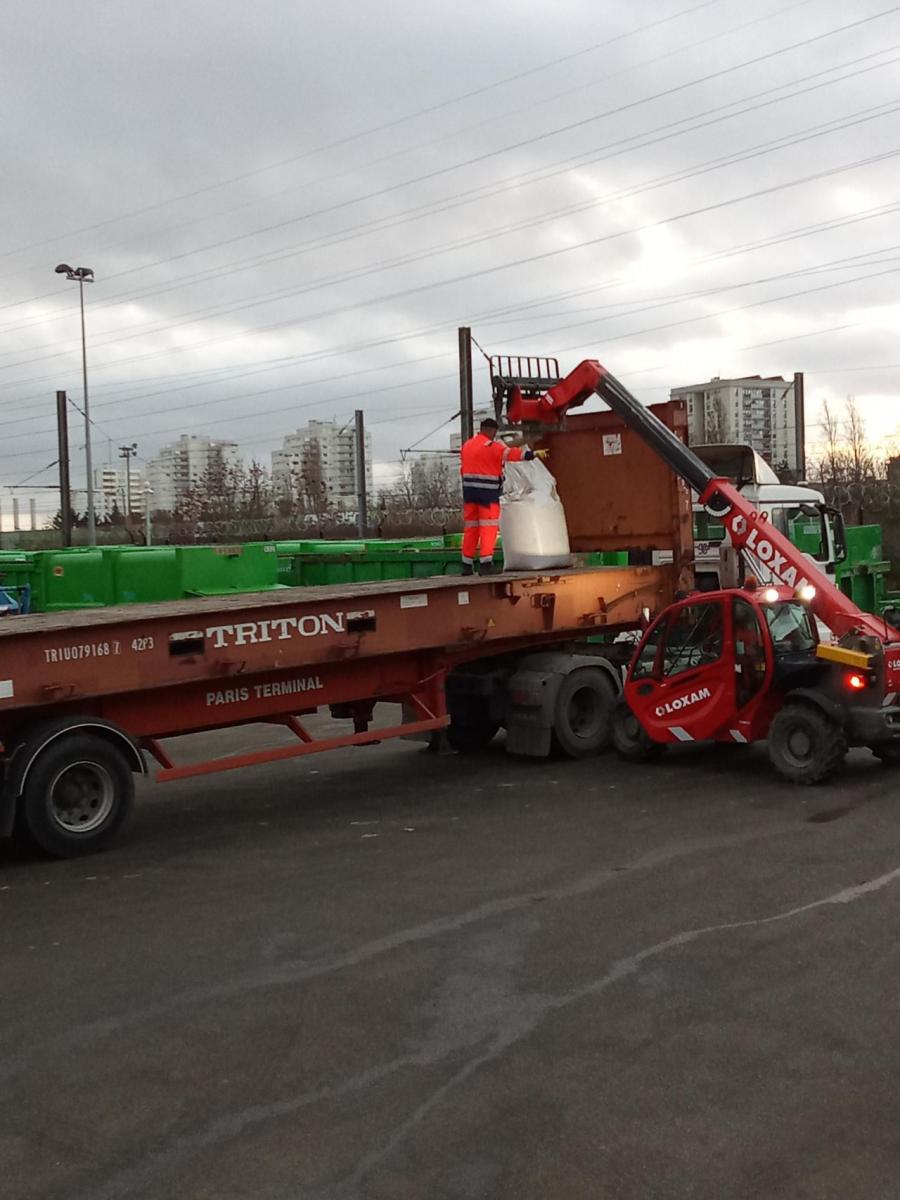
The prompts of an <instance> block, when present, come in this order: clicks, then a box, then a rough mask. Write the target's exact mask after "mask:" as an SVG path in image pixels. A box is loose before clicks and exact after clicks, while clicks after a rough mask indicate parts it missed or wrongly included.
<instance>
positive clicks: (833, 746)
mask: <svg viewBox="0 0 900 1200" xmlns="http://www.w3.org/2000/svg"><path fill="white" fill-rule="evenodd" d="M847 748H848V747H847V738H846V735H845V733H844V731H843V729H842V728H841V726H840V725H839V724H838V723H837V721H834V720H832V719H831V718H830V717H829V716H827V715H826V714H825V713H823V712H822V710H821V709H819V708H815V707H814V706H813V705H812V704H786V705H785V706H784V708H783V709H782V710H781V712H780V713H778V715H777V716H776V717H775V719H774V720H773V722H772V724H771V726H770V728H769V760H770V762H771V763H772V766H773V767H774V768H775V770H776V771H777V772H778V774H779V775H780V776H781V777H782V779H787V780H789V781H790V782H791V783H802V784H806V785H811V784H816V783H824V782H825V781H826V780H827V779H830V778H831V777H832V776H833V775H835V774H836V773H837V772H838V771H839V770H840V769H841V767H842V766H843V765H844V759H845V758H846V757H847Z"/></svg>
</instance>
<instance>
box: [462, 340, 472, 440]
mask: <svg viewBox="0 0 900 1200" xmlns="http://www.w3.org/2000/svg"><path fill="white" fill-rule="evenodd" d="M459 432H460V436H461V437H462V440H463V441H464V442H467V441H468V440H469V438H470V437H472V435H473V434H474V432H475V413H474V401H473V390H472V330H471V329H469V328H468V326H466V325H464V326H462V327H461V328H460V330H459Z"/></svg>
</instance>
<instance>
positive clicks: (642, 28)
mask: <svg viewBox="0 0 900 1200" xmlns="http://www.w3.org/2000/svg"><path fill="white" fill-rule="evenodd" d="M721 2H722V0H701V3H699V4H694V5H692V6H690V7H688V8H684V9H680V10H679V11H678V12H675V13H672V14H670V15H669V16H667V17H660V18H658V19H657V20H655V21H649V22H647V23H646V24H644V25H639V26H637V27H636V28H634V29H631V30H627V31H625V32H624V33H620V34H616V35H615V36H613V37H611V38H606V39H604V40H603V41H601V42H595V43H594V44H593V45H590V46H585V47H582V48H580V49H579V50H574V51H571V52H570V53H568V54H564V55H560V56H558V57H557V58H554V59H550V60H547V61H545V62H543V63H539V64H537V65H536V66H533V67H528V68H526V69H525V70H523V71H518V72H515V73H514V74H512V75H507V76H504V77H503V78H501V79H497V80H494V81H492V82H491V83H488V84H483V85H481V86H480V87H477V88H473V89H471V90H469V91H467V92H462V93H460V94H458V95H456V96H453V97H451V98H449V99H447V100H442V101H440V102H438V103H437V104H431V105H428V106H426V107H425V108H420V109H417V110H416V111H414V112H412V113H406V114H404V115H403V116H401V117H397V118H394V119H393V120H390V121H385V122H382V123H381V124H378V125H374V126H370V127H369V128H368V129H365V130H360V131H359V132H357V133H353V134H347V135H346V136H344V137H341V138H336V139H334V140H333V141H331V142H326V143H324V144H323V145H320V146H315V147H312V148H311V149H309V150H305V151H303V152H302V153H300V154H296V155H292V156H291V157H289V158H285V159H281V160H279V161H277V162H274V163H269V164H267V165H266V166H264V167H258V168H256V169H255V170H253V171H245V172H243V173H241V174H240V175H234V176H231V177H230V178H228V179H224V180H219V181H218V182H216V183H213V184H207V185H205V186H204V187H201V188H195V189H194V190H193V191H190V192H184V193H182V194H181V195H179V196H175V197H172V198H171V199H169V200H164V201H160V202H158V203H156V204H150V205H145V206H144V207H142V208H138V209H133V210H132V211H131V212H128V213H124V214H121V215H120V216H118V217H111V218H108V219H107V220H105V221H99V222H96V223H95V224H93V225H86V226H82V227H81V228H80V229H75V230H70V231H69V232H68V233H66V234H60V235H58V236H57V237H53V238H45V239H42V240H41V241H37V242H32V243H30V244H29V245H26V246H20V247H18V248H16V249H13V250H7V251H4V252H2V253H0V259H3V258H8V257H10V256H11V255H14V254H19V253H23V252H24V251H27V250H30V249H36V248H37V247H40V246H45V245H52V244H53V243H55V242H58V241H62V240H64V239H66V238H70V237H76V236H79V235H81V234H84V233H92V232H93V231H94V230H96V229H101V228H104V227H105V226H106V225H110V224H114V223H116V222H118V221H123V220H131V219H133V218H134V217H137V216H143V215H144V214H146V213H148V212H153V211H156V210H158V209H160V208H165V207H167V206H169V205H171V204H176V203H180V202H181V201H183V200H191V199H194V198H195V197H197V196H200V195H204V194H206V193H208V192H210V191H214V190H216V189H218V188H223V187H229V186H231V185H233V184H235V183H242V182H244V181H245V180H247V179H253V178H255V177H257V176H259V175H262V174H265V173H266V172H268V171H273V170H277V169H278V168H280V167H284V166H289V165H291V164H293V163H296V162H300V161H302V160H303V159H306V158H310V157H312V156H313V155H315V154H321V153H324V152H325V151H327V150H334V149H338V148H340V147H342V146H346V145H350V144H352V143H353V142H355V141H359V140H361V139H362V138H369V137H372V136H374V135H375V134H377V133H383V132H385V131H387V130H389V129H395V128H397V127H398V126H399V125H403V124H406V123H408V122H410V121H413V120H416V119H418V118H420V117H425V116H430V115H432V114H433V113H435V112H438V111H440V110H441V109H444V108H447V107H449V106H451V105H453V104H459V103H462V102H463V101H465V100H471V99H474V98H475V97H478V96H483V95H485V94H487V93H488V92H490V91H494V90H496V89H497V88H500V87H504V86H505V85H506V84H508V83H515V82H518V81H520V80H522V79H526V78H528V77H529V76H531V75H535V74H538V73H539V72H541V71H546V70H550V69H551V68H552V67H555V66H560V65H561V64H563V63H566V62H572V61H574V60H575V59H577V58H582V57H584V56H586V55H588V54H592V53H594V51H596V50H601V49H602V50H605V49H606V48H607V47H608V46H610V45H612V44H613V43H615V42H620V41H623V40H625V39H626V38H629V37H634V36H636V35H637V34H639V33H645V32H646V31H647V30H650V29H656V28H658V27H659V26H661V25H665V24H668V23H670V22H672V21H676V20H678V19H679V18H680V17H683V16H688V15H690V14H691V13H695V12H699V11H700V10H702V9H705V8H711V7H714V6H715V5H716V4H719V3H721ZM806 2H808V0H806Z"/></svg>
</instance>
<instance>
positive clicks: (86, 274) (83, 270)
mask: <svg viewBox="0 0 900 1200" xmlns="http://www.w3.org/2000/svg"><path fill="white" fill-rule="evenodd" d="M56 274H57V275H65V277H66V279H74V280H77V281H78V297H79V299H80V301H81V372H82V380H83V382H84V465H85V469H86V470H87V523H88V544H89V545H91V546H96V545H97V518H96V516H95V514H94V464H93V461H92V458H91V410H90V406H89V403H88V382H87V342H86V340H85V336H84V285H85V283H93V282H94V272H93V270H92V269H91V268H90V267H70V266H69V264H68V263H60V264H59V266H58V267H57V268H56Z"/></svg>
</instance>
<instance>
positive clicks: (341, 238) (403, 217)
mask: <svg viewBox="0 0 900 1200" xmlns="http://www.w3.org/2000/svg"><path fill="white" fill-rule="evenodd" d="M898 47H900V43H896V44H894V45H892V46H889V47H882V48H880V49H879V50H877V51H874V52H873V53H871V54H866V55H863V56H861V57H859V58H857V59H852V60H850V61H849V62H845V63H841V64H839V65H837V66H834V67H828V68H825V69H823V70H820V71H816V72H813V73H812V74H810V75H807V76H801V77H797V78H795V79H794V80H792V81H791V83H789V84H778V85H775V86H774V87H771V88H766V89H764V90H763V91H761V92H757V93H754V94H753V95H751V96H748V97H743V98H741V99H740V100H736V101H730V102H728V103H726V104H720V105H716V106H714V107H713V108H710V109H706V110H704V111H703V112H702V113H699V114H693V115H691V116H690V117H684V118H681V119H679V120H677V121H671V122H667V123H666V124H664V125H661V126H657V127H656V128H655V129H652V130H649V131H647V132H645V133H636V134H632V135H630V136H629V137H626V138H620V139H617V140H616V141H613V142H610V143H607V144H606V145H605V146H603V147H599V148H595V149H594V150H592V151H588V152H581V153H579V154H578V155H575V156H570V157H568V158H566V159H563V160H561V161H560V163H556V164H551V169H550V170H548V169H547V168H545V167H541V168H533V169H531V170H529V171H528V172H525V173H524V174H523V175H520V176H514V177H512V178H511V179H507V180H505V181H504V182H503V184H502V185H501V186H500V187H499V188H494V189H493V190H490V191H488V192H487V193H484V186H485V185H482V187H479V188H475V189H469V191H468V192H464V193H462V194H461V196H459V197H456V198H451V200H450V202H449V203H444V202H430V205H425V206H420V207H419V208H418V209H413V210H410V211H408V212H406V213H401V214H395V215H393V216H392V217H391V218H389V219H386V218H378V219H377V221H376V222H364V223H363V224H362V225H361V226H358V227H355V228H354V229H351V230H350V231H342V232H340V233H338V234H334V235H328V236H326V237H323V238H319V239H313V240H312V241H309V242H306V243H301V244H300V246H299V248H287V249H281V250H273V251H267V252H266V253H265V254H264V255H254V256H251V257H250V258H249V259H244V260H238V262H236V263H229V264H226V265H225V266H222V267H215V268H207V269H206V270H205V271H203V272H200V273H197V274H194V275H191V276H187V277H186V278H183V279H179V280H176V281H174V282H171V283H167V284H165V285H162V286H156V287H151V288H147V289H144V290H143V291H142V290H137V291H134V290H133V289H132V290H130V291H123V292H119V293H114V294H113V295H112V296H111V297H107V298H105V299H103V300H101V301H100V302H99V303H94V304H93V305H92V311H93V312H94V313H96V312H97V311H103V310H106V309H114V308H115V307H117V305H118V302H119V301H120V300H122V299H127V301H128V303H129V304H132V303H134V302H135V301H137V300H140V299H145V298H148V297H151V296H158V295H165V294H167V293H170V292H172V291H178V290H180V289H181V288H183V287H189V286H191V285H192V284H194V283H198V282H207V281H209V280H212V279H220V278H224V277H226V276H228V275H232V274H235V273H238V272H241V271H244V270H249V269H251V267H257V266H260V265H265V264H270V263H279V264H280V263H283V262H285V261H286V260H287V259H288V258H291V257H296V256H297V255H300V254H306V253H310V252H313V251H315V250H319V249H327V248H332V247H333V246H335V245H338V244H342V243H344V242H346V241H348V240H353V239H355V238H357V237H360V236H365V235H367V233H368V232H369V228H368V227H369V226H370V225H374V226H376V228H375V232H383V230H384V229H385V228H394V227H396V226H398V225H402V224H405V223H406V222H408V221H409V220H410V219H421V217H423V216H424V217H428V216H433V215H436V214H437V213H441V212H446V211H449V210H450V209H451V208H455V207H460V206H461V205H465V204H469V203H472V202H473V198H478V199H483V198H485V195H486V196H487V197H490V196H493V195H496V194H499V193H500V192H501V191H504V190H507V188H508V187H510V186H513V185H514V186H516V187H521V186H529V185H530V184H532V183H541V182H544V181H546V180H547V179H548V178H552V177H553V176H555V175H557V174H564V173H567V172H568V171H569V170H571V169H574V168H572V167H571V166H570V164H572V163H574V162H578V163H580V167H581V168H582V169H583V167H585V166H587V165H595V164H596V163H598V162H602V161H606V160H607V159H608V158H612V157H617V156H618V155H620V154H624V153H630V152H632V151H634V150H640V149H644V148H646V147H647V146H650V145H656V144H658V143H659V142H665V141H668V140H670V139H671V138H673V137H680V136H683V135H685V134H689V133H693V132H696V131H697V130H698V129H703V128H707V127H709V126H711V125H714V124H719V123H721V122H722V121H729V120H733V119H735V118H736V117H739V116H743V115H746V114H747V113H750V112H755V111H758V110H760V109H762V108H767V107H771V106H772V105H775V104H781V103H784V102H786V101H789V100H793V99H796V98H797V97H798V96H802V95H806V94H808V93H810V92H813V91H817V90H820V89H821V88H824V87H830V86H832V85H834V84H836V83H843V82H845V81H846V80H848V79H853V78H856V77H858V76H859V75H863V74H867V73H869V72H871V71H875V70H880V69H882V68H883V67H887V66H891V65H893V64H895V63H896V62H898V61H900V57H895V58H891V59H887V60H885V61H883V62H878V63H871V62H869V60H871V59H872V58H875V57H882V56H884V55H885V54H887V53H889V52H890V51H892V50H895V49H897V48H898ZM861 62H868V63H869V65H868V66H865V67H860V68H859V70H856V71H851V72H848V73H847V74H845V75H841V76H838V77H837V78H834V79H825V80H821V76H822V75H827V74H830V73H832V72H835V71H839V70H844V68H845V67H847V66H850V65H855V64H859V63H861ZM811 79H820V82H818V83H816V84H814V85H812V86H811V87H804V88H795V90H794V91H789V92H785V89H787V88H789V87H792V86H794V85H795V84H797V83H802V82H807V81H809V80H811ZM777 92H785V94H784V95H773V93H777ZM765 96H768V97H770V98H769V99H766V100H763V101H762V102H761V103H759V104H751V105H747V106H746V107H743V108H738V107H736V106H737V105H740V104H746V101H747V100H757V99H759V98H760V97H765ZM728 108H733V109H734V111H733V112H729V113H724V114H723V115H719V116H714V117H712V119H710V120H707V121H702V122H701V121H698V118H699V117H704V116H709V115H710V114H715V113H719V114H722V113H723V110H724V109H728ZM838 120H839V118H834V119H833V121H832V123H834V122H836V121H838ZM691 121H694V122H697V123H695V124H693V125H690V124H688V122H691ZM677 126H684V128H681V129H677V128H675V127H677ZM672 130H674V132H672ZM661 131H669V132H663V134H662V136H660V137H649V135H650V134H656V133H660V132H661ZM641 138H645V139H647V140H644V141H639V139H641ZM776 140H777V139H776ZM629 143H634V144H633V145H631V144H629ZM606 151H612V153H605V152H606ZM587 155H590V156H594V157H590V158H588V159H587V161H582V160H585V159H586V157H587ZM597 155H599V157H596V156H597ZM728 157H729V156H724V159H719V160H716V159H714V160H711V163H712V164H714V163H716V162H719V161H724V160H727V159H728ZM529 177H530V178H529ZM663 183H664V180H663V181H661V182H660V183H658V184H657V186H663ZM488 186H489V185H488ZM642 186H645V187H649V186H652V185H651V184H645V185H642ZM602 202H604V201H593V202H584V203H583V204H582V205H581V206H580V207H581V208H589V207H593V206H595V205H596V204H597V203H602ZM436 203H440V205H441V207H438V208H434V205H435V204H436ZM570 211H579V206H574V207H570V208H569V209H564V210H561V212H562V214H565V213H567V212H570ZM557 215H560V214H559V213H551V214H539V215H538V216H536V217H533V218H530V219H529V220H528V221H527V222H525V223H519V224H514V225H511V226H507V227H505V228H502V229H501V230H500V231H491V232H490V233H489V234H484V235H482V240H484V239H485V238H488V237H493V236H497V234H498V232H500V233H504V232H507V231H508V232H513V231H515V230H516V229H520V228H526V227H528V226H529V225H531V224H536V223H541V222H543V221H547V220H551V219H555V217H556V216H557ZM386 220H389V224H387V225H385V224H384V222H385V221H386ZM454 245H456V243H445V246H446V248H447V249H448V250H449V249H451V248H452V247H453V246H454ZM438 252H440V247H437V248H434V249H432V250H429V251H422V252H419V253H418V254H417V255H414V256H406V257H404V258H401V259H399V260H398V263H399V264H400V265H403V264H405V263H407V262H413V261H420V260H421V259H422V258H423V257H426V256H427V255H429V254H433V253H438ZM167 261H168V260H165V259H163V260H158V262H157V263H153V264H149V265H151V266H156V265H160V264H162V263H165V262H167ZM392 265H396V264H393V263H390V262H389V263H387V264H375V265H372V266H369V267H366V268H363V269H358V270H356V271H350V272H345V273H344V274H343V275H341V276H335V277H332V278H329V279H326V280H323V281H322V282H321V283H320V284H319V285H318V286H324V285H325V284H326V283H328V284H330V283H332V282H335V283H338V282H344V281H346V280H350V279H354V278H359V277H361V275H363V274H369V273H372V272H374V271H376V270H379V269H383V268H386V267H390V266H392ZM132 274H133V272H132V271H130V270H129V271H121V272H116V273H115V274H113V275H112V276H106V277H105V279H104V282H108V281H109V279H110V278H112V279H115V278H119V277H120V276H123V275H124V276H130V275H132ZM284 294H291V289H282V290H280V291H273V292H268V293H264V294H263V295H261V296H260V297H257V298H256V299H255V301H254V302H258V303H263V302H265V301H266V300H267V299H269V300H274V299H278V298H280V297H281V296H282V295H284ZM195 311H196V312H199V313H206V312H210V311H211V310H208V309H200V310H195ZM220 311H222V312H228V311H233V310H232V309H228V308H227V307H226V308H224V309H221V308H220ZM178 315H179V314H176V316H178ZM69 317H70V312H69V306H66V308H65V309H63V308H60V309H59V310H58V313H57V315H54V314H52V313H51V314H50V315H46V314H45V315H42V316H41V317H37V318H30V319H28V320H26V321H19V322H18V323H13V324H11V325H7V326H3V327H0V335H4V334H9V333H14V332H19V331H21V330H23V329H29V328H36V327H40V326H42V325H45V324H47V323H48V321H53V320H60V319H69Z"/></svg>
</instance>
